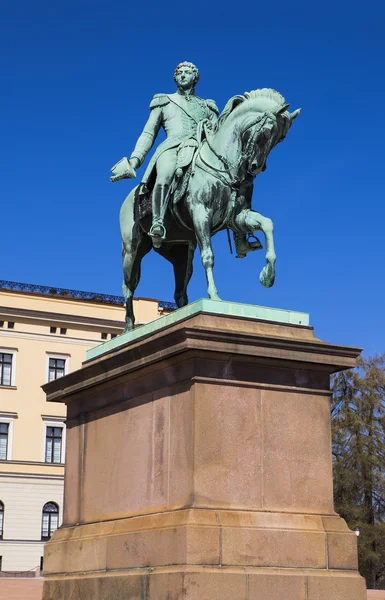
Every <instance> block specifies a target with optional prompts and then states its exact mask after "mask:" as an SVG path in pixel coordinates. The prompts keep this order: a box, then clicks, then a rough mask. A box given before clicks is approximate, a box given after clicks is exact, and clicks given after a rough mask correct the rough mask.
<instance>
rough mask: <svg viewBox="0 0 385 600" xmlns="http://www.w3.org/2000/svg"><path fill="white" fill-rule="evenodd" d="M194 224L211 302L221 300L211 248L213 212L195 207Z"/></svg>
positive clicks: (201, 207) (203, 207) (200, 206)
mask: <svg viewBox="0 0 385 600" xmlns="http://www.w3.org/2000/svg"><path fill="white" fill-rule="evenodd" d="M192 216H193V222H194V229H195V235H196V238H197V242H198V246H199V249H200V251H201V258H202V265H203V268H204V270H205V272H206V280H207V293H208V296H209V298H210V300H220V297H219V296H218V291H217V288H216V285H215V281H214V274H213V269H214V252H213V249H212V246H211V235H210V232H211V220H212V215H211V212H210V211H209V210H208V209H207V208H206V207H205V206H203V205H198V206H196V207H194V211H193V215H192Z"/></svg>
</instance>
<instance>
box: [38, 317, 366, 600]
mask: <svg viewBox="0 0 385 600" xmlns="http://www.w3.org/2000/svg"><path fill="white" fill-rule="evenodd" d="M357 353H358V351H357V350H355V349H349V348H342V347H336V346H331V345H329V344H324V343H323V342H320V341H319V340H317V339H316V338H315V337H314V334H313V332H312V330H311V328H309V327H302V326H298V325H291V324H285V325H277V324H271V323H261V322H260V321H258V320H254V321H253V320H252V319H242V318H233V317H229V316H218V315H208V314H205V313H204V312H203V313H202V312H200V313H199V314H197V315H193V316H190V317H189V318H188V319H186V320H184V321H181V322H177V323H176V324H174V325H172V326H170V327H168V328H167V329H166V330H160V331H158V332H155V333H154V332H153V333H152V334H151V335H149V336H145V337H144V338H141V339H136V340H135V341H133V343H132V344H129V345H126V346H124V347H120V348H115V349H113V350H112V351H111V352H110V354H106V355H102V356H101V357H95V359H94V360H93V361H91V362H90V363H89V364H86V365H85V367H84V368H83V369H82V370H81V371H78V372H77V373H72V374H71V375H68V376H66V377H64V378H62V379H61V380H57V381H55V382H52V383H50V384H48V385H47V386H46V390H47V391H48V393H49V399H50V400H60V401H62V400H65V402H66V403H67V405H68V419H67V428H68V429H67V457H66V480H65V512H64V524H63V527H62V528H60V529H59V530H58V531H56V532H55V534H54V536H53V538H52V540H51V541H50V542H48V544H47V545H46V548H45V556H44V567H45V576H46V580H45V584H44V595H43V600H134V599H138V600H182V599H183V600H206V599H207V600H227V599H229V600H230V599H231V600H365V597H366V594H365V585H364V581H363V579H362V578H361V577H360V576H359V574H358V572H357V539H356V536H355V534H354V533H353V532H351V531H350V530H349V529H348V528H347V526H346V524H345V522H344V521H343V520H342V519H341V518H340V517H339V516H338V515H336V514H335V512H334V509H333V497H332V469H331V448H330V404H329V396H330V391H329V376H330V373H331V372H333V371H337V370H341V369H343V368H347V367H349V366H353V365H354V357H355V356H356V355H357Z"/></svg>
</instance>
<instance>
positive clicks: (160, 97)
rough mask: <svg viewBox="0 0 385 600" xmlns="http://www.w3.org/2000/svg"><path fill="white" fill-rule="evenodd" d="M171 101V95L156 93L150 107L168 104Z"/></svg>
mask: <svg viewBox="0 0 385 600" xmlns="http://www.w3.org/2000/svg"><path fill="white" fill-rule="evenodd" d="M169 102H170V99H169V97H168V96H167V95H166V94H155V96H154V97H153V99H152V100H151V103H150V109H152V108H158V106H166V104H168V103H169Z"/></svg>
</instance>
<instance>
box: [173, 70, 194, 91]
mask: <svg viewBox="0 0 385 600" xmlns="http://www.w3.org/2000/svg"><path fill="white" fill-rule="evenodd" d="M194 77H195V76H194V73H193V71H192V69H190V68H189V67H181V68H180V69H178V71H177V73H176V76H175V79H176V83H177V85H178V86H179V87H181V88H183V89H188V88H191V87H192V86H193V85H194Z"/></svg>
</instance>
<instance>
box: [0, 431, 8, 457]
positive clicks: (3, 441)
mask: <svg viewBox="0 0 385 600" xmlns="http://www.w3.org/2000/svg"><path fill="white" fill-rule="evenodd" d="M8 439H9V423H0V460H7V458H8Z"/></svg>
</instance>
